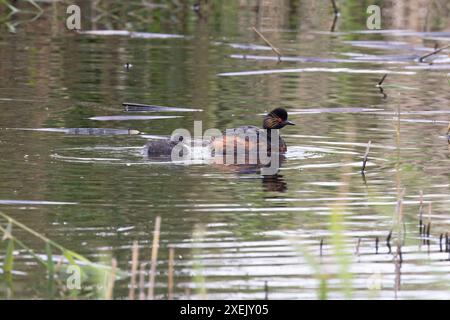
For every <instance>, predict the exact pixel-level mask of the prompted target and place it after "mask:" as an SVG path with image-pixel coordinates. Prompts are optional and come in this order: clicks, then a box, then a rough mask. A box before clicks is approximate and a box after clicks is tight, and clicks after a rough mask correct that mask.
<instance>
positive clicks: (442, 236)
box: [439, 233, 444, 252]
mask: <svg viewBox="0 0 450 320" xmlns="http://www.w3.org/2000/svg"><path fill="white" fill-rule="evenodd" d="M443 238H444V234H443V233H441V235H440V236H439V252H442V239H443Z"/></svg>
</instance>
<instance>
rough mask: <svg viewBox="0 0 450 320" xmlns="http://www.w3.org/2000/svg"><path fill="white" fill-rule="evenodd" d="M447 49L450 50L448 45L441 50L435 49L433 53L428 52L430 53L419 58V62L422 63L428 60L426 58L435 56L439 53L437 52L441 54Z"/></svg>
mask: <svg viewBox="0 0 450 320" xmlns="http://www.w3.org/2000/svg"><path fill="white" fill-rule="evenodd" d="M447 48H450V44H449V45H446V46H444V47H442V48H439V49H435V50H434V51H433V52H430V53H427V54H425V55H423V56H421V57H420V58H419V62H423V60H424V59H426V58H428V57H430V56H432V55H434V54H436V53H439V52H441V51H442V50H444V49H447Z"/></svg>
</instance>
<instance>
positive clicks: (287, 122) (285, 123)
mask: <svg viewBox="0 0 450 320" xmlns="http://www.w3.org/2000/svg"><path fill="white" fill-rule="evenodd" d="M284 125H287V126H295V123H293V122H292V121H289V120H286V121H285V122H284Z"/></svg>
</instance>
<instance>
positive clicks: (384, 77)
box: [377, 73, 388, 87]
mask: <svg viewBox="0 0 450 320" xmlns="http://www.w3.org/2000/svg"><path fill="white" fill-rule="evenodd" d="M387 75H388V74H387V73H386V74H385V75H384V76H383V78H381V80H380V81H379V82H378V84H377V87H381V86H382V85H383V82H384V79H386V77H387Z"/></svg>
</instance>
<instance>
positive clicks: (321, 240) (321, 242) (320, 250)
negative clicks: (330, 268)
mask: <svg viewBox="0 0 450 320" xmlns="http://www.w3.org/2000/svg"><path fill="white" fill-rule="evenodd" d="M322 248H323V238H321V239H320V248H319V253H320V256H322Z"/></svg>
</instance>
